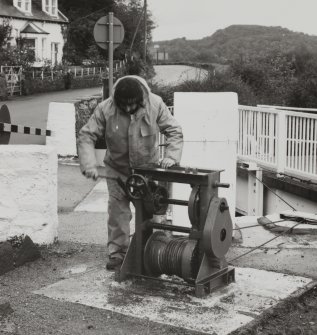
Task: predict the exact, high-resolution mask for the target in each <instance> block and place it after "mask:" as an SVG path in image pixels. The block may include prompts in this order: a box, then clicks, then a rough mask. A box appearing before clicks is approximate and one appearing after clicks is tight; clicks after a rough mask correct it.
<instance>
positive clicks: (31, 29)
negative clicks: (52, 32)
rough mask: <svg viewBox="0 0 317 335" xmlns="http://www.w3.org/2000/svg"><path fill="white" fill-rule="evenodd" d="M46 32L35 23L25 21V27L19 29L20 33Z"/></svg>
mask: <svg viewBox="0 0 317 335" xmlns="http://www.w3.org/2000/svg"><path fill="white" fill-rule="evenodd" d="M29 33H30V34H46V35H48V34H49V33H48V32H46V31H45V30H43V29H42V28H40V27H38V26H37V25H36V24H35V23H32V22H30V23H27V24H26V25H25V27H24V28H23V29H22V30H21V34H29Z"/></svg>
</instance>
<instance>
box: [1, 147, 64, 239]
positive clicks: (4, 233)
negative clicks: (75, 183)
mask: <svg viewBox="0 0 317 335" xmlns="http://www.w3.org/2000/svg"><path fill="white" fill-rule="evenodd" d="M0 161H1V166H0V242H1V241H5V240H6V239H7V238H9V237H13V236H21V235H23V234H24V235H29V237H30V238H31V239H32V240H33V242H35V243H38V244H50V243H53V242H54V240H55V239H56V238H57V227H58V217H57V155H56V151H55V149H54V148H53V147H50V146H41V145H1V146H0Z"/></svg>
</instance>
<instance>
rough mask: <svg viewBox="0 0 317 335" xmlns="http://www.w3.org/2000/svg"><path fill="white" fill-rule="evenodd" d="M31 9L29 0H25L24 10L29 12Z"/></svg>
mask: <svg viewBox="0 0 317 335" xmlns="http://www.w3.org/2000/svg"><path fill="white" fill-rule="evenodd" d="M30 10H31V0H25V11H26V12H29V11H30Z"/></svg>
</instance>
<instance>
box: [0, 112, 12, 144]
mask: <svg viewBox="0 0 317 335" xmlns="http://www.w3.org/2000/svg"><path fill="white" fill-rule="evenodd" d="M1 122H3V123H11V117H10V112H9V108H8V106H7V105H2V106H1V108H0V144H9V141H10V135H11V133H9V132H5V131H1Z"/></svg>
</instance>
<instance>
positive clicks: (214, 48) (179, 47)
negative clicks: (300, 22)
mask: <svg viewBox="0 0 317 335" xmlns="http://www.w3.org/2000/svg"><path fill="white" fill-rule="evenodd" d="M155 44H158V45H159V46H160V49H161V50H165V51H166V52H168V56H169V60H170V61H171V62H175V61H193V62H210V63H213V62H215V63H220V64H230V62H232V61H233V60H235V59H236V58H242V59H253V58H257V57H260V58H265V57H267V56H268V55H270V54H271V53H272V52H273V53H274V52H278V51H283V52H284V53H286V54H288V53H292V52H293V51H294V50H295V49H298V48H302V47H306V48H307V49H308V51H310V52H313V51H317V36H309V35H306V34H303V33H297V32H293V31H290V30H288V29H286V28H282V27H264V26H256V25H233V26H229V27H227V28H225V29H220V30H218V31H216V32H215V33H214V34H213V35H211V36H208V37H205V38H202V39H199V40H187V39H186V38H185V37H183V38H179V39H174V40H170V41H160V42H155Z"/></svg>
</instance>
